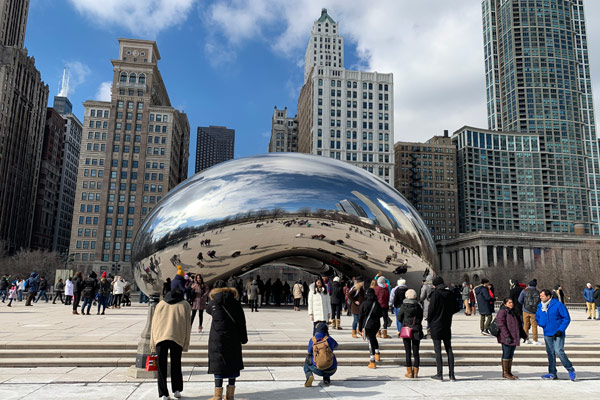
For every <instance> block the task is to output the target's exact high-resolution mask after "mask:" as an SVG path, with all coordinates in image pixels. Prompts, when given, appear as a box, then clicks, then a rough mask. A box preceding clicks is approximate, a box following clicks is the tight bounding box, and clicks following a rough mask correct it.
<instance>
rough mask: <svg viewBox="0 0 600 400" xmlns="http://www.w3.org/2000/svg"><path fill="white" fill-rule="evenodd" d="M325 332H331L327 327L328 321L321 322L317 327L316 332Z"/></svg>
mask: <svg viewBox="0 0 600 400" xmlns="http://www.w3.org/2000/svg"><path fill="white" fill-rule="evenodd" d="M319 332H321V333H324V334H325V335H328V334H329V329H327V322H324V321H322V322H319V323H318V324H317V326H316V328H315V334H317V333H319Z"/></svg>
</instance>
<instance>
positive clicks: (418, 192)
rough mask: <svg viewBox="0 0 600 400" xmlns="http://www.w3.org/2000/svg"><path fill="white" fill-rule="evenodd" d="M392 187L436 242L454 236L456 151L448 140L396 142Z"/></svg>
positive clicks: (455, 221) (442, 138) (456, 227)
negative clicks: (414, 211) (417, 214)
mask: <svg viewBox="0 0 600 400" xmlns="http://www.w3.org/2000/svg"><path fill="white" fill-rule="evenodd" d="M394 152H395V160H396V164H395V170H396V171H395V174H394V176H395V181H394V187H395V188H396V189H397V190H398V191H399V192H400V193H402V194H403V195H404V196H405V197H406V198H407V199H408V200H409V201H410V202H411V203H412V204H413V206H414V207H415V208H416V209H417V211H418V212H419V214H421V216H422V217H423V220H424V221H425V223H426V224H427V226H428V227H429V229H430V231H431V235H432V236H433V238H434V239H435V240H436V241H439V240H446V239H454V238H456V237H457V235H458V205H457V201H458V190H457V186H456V182H457V180H456V148H455V147H454V145H453V144H452V142H451V139H450V137H448V131H444V136H434V137H433V138H431V139H429V140H428V141H427V142H426V143H413V142H397V143H396V144H395V145H394Z"/></svg>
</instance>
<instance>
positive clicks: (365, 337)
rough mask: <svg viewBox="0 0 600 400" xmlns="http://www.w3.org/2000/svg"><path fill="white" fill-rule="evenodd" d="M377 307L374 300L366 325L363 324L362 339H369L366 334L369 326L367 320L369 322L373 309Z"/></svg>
mask: <svg viewBox="0 0 600 400" xmlns="http://www.w3.org/2000/svg"><path fill="white" fill-rule="evenodd" d="M374 308H375V302H373V305H372V306H371V311H369V315H367V319H366V320H365V326H363V329H362V332H361V334H360V335H361V337H362V340H367V335H366V334H365V328H366V326H367V322H369V318H371V313H372V312H373V309H374Z"/></svg>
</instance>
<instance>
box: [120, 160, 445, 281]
mask: <svg viewBox="0 0 600 400" xmlns="http://www.w3.org/2000/svg"><path fill="white" fill-rule="evenodd" d="M428 235H429V232H428V230H427V229H426V227H425V225H424V223H423V222H422V221H421V220H420V217H419V216H418V214H417V213H416V211H414V209H413V208H412V207H410V205H408V203H407V201H406V199H404V198H403V197H402V196H401V195H400V194H399V193H398V192H397V191H395V190H394V189H393V188H391V187H390V186H389V185H387V184H386V183H384V182H382V181H381V180H379V179H377V178H375V177H373V176H372V175H371V174H369V173H368V172H366V171H362V170H361V169H359V168H356V167H353V166H351V165H348V164H346V163H343V162H340V161H336V160H329V159H327V158H323V157H315V156H308V155H301V154H283V153H271V154H269V155H264V156H254V157H249V158H245V159H240V160H234V161H230V162H226V163H223V164H220V165H218V166H216V167H214V168H211V169H208V170H206V171H203V172H202V173H199V174H197V175H195V176H193V177H191V178H190V179H188V180H187V181H185V182H183V183H182V184H181V185H179V186H178V187H177V188H175V189H174V190H173V191H172V192H170V193H169V194H168V195H167V196H165V198H163V200H162V201H161V202H160V203H159V204H158V205H157V207H156V208H155V209H154V210H152V213H151V215H149V216H148V217H147V219H146V220H145V222H144V224H143V225H142V227H141V228H140V230H139V231H138V234H137V235H136V238H135V241H134V244H133V251H132V252H133V259H134V273H135V275H136V280H137V281H138V283H139V284H140V287H141V288H143V289H144V291H145V292H146V293H148V292H156V291H158V290H159V289H158V287H159V286H160V283H161V282H162V281H164V280H165V279H166V278H167V277H172V276H171V275H174V272H175V270H174V269H173V266H172V265H171V264H172V263H170V262H169V261H168V260H172V259H175V260H181V263H182V266H184V269H185V270H186V272H188V271H189V272H194V273H202V275H203V276H204V278H205V279H206V280H207V281H208V282H212V281H214V280H215V279H221V278H225V277H229V276H230V275H237V274H240V273H243V272H247V271H249V270H252V269H253V268H257V267H259V266H261V265H264V264H268V263H273V262H278V261H277V260H287V261H288V262H290V263H291V262H292V261H291V260H294V261H293V263H294V264H298V263H301V264H302V265H301V267H302V268H304V269H305V270H307V271H311V272H318V273H320V272H323V271H331V270H332V269H333V270H335V271H337V273H341V274H345V275H347V276H356V275H362V276H364V277H365V278H367V279H370V278H371V276H370V275H371V274H373V276H374V274H376V273H377V271H380V270H381V271H384V272H385V273H387V274H388V275H389V277H390V279H393V276H392V275H393V272H392V271H394V270H395V269H396V267H397V266H398V265H395V264H397V262H396V259H395V258H394V259H393V261H392V262H388V261H389V257H388V256H390V255H392V254H393V253H394V251H396V250H394V249H395V246H398V248H400V247H402V248H406V249H408V251H409V254H407V258H408V259H409V270H408V273H407V275H406V276H404V277H405V278H408V279H410V280H413V281H414V283H415V284H418V283H419V282H420V279H421V277H422V275H421V272H422V271H424V270H425V269H426V268H430V269H431V268H434V267H435V262H436V260H437V257H436V252H435V247H434V245H433V240H422V239H423V238H427V236H428ZM205 239H210V240H211V244H210V245H209V246H204V247H203V245H202V244H201V242H202V241H204V240H205ZM183 243H186V247H185V248H182V244H183ZM207 251H211V252H213V251H214V252H215V253H214V254H215V255H214V257H204V258H203V259H202V260H199V259H197V258H196V256H197V254H198V252H204V255H205V256H206V254H208V253H207ZM386 257H387V258H386ZM158 260H162V262H161V263H160V264H159V263H157V261H158ZM315 260H316V261H315ZM386 260H388V261H386ZM282 264H284V265H285V262H283V263H282ZM158 265H160V268H157V266H158ZM140 282H141V283H140Z"/></svg>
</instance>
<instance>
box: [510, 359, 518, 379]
mask: <svg viewBox="0 0 600 400" xmlns="http://www.w3.org/2000/svg"><path fill="white" fill-rule="evenodd" d="M512 363H513V360H508V374H509V375H510V376H511V377H512V378H511V379H519V377H518V376H516V375H513V373H512Z"/></svg>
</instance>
